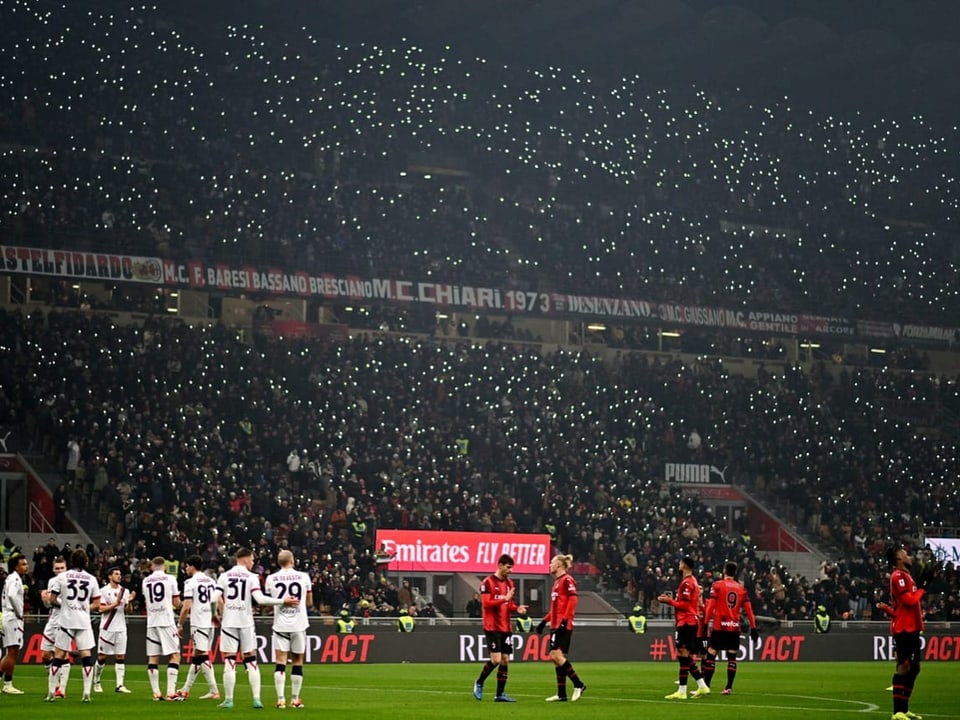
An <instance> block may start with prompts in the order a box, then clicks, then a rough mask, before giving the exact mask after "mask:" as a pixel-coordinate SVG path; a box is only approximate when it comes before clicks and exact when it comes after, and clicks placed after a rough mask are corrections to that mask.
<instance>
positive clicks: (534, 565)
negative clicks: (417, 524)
mask: <svg viewBox="0 0 960 720" xmlns="http://www.w3.org/2000/svg"><path fill="white" fill-rule="evenodd" d="M377 547H378V548H382V549H383V551H385V552H386V553H388V554H389V555H390V563H389V565H388V567H389V569H391V570H397V571H402V572H471V573H485V574H486V573H491V572H493V571H494V570H496V569H497V559H498V558H499V557H500V556H501V555H503V554H506V555H510V556H511V557H512V558H513V561H514V565H513V571H514V572H515V573H520V574H526V575H543V574H546V573H547V572H548V571H549V568H550V536H549V535H523V534H520V533H476V532H440V531H433V532H430V531H427V532H424V531H421V530H377ZM378 553H379V551H378ZM384 559H386V558H384Z"/></svg>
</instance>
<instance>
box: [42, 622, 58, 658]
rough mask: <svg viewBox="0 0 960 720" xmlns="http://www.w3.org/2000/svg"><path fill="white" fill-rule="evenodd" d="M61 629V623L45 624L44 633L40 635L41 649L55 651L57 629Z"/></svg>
mask: <svg viewBox="0 0 960 720" xmlns="http://www.w3.org/2000/svg"><path fill="white" fill-rule="evenodd" d="M59 629H60V623H58V622H55V623H52V622H48V623H47V624H46V625H44V626H43V635H41V636H40V651H41V652H53V648H54V647H56V643H57V631H58V630H59Z"/></svg>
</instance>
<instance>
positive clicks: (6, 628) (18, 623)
mask: <svg viewBox="0 0 960 720" xmlns="http://www.w3.org/2000/svg"><path fill="white" fill-rule="evenodd" d="M14 645H16V646H17V647H23V620H21V619H20V618H18V617H17V616H16V615H14V614H13V613H12V612H10V613H7V614H6V615H4V616H3V647H4V648H8V647H13V646H14Z"/></svg>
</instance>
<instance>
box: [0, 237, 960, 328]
mask: <svg viewBox="0 0 960 720" xmlns="http://www.w3.org/2000/svg"><path fill="white" fill-rule="evenodd" d="M0 257H2V263H3V266H2V270H3V271H5V272H9V273H19V274H27V275H34V276H46V277H58V278H63V279H71V280H84V279H86V280H106V281H123V282H136V283H150V284H164V285H170V286H177V287H189V288H193V289H196V290H217V291H220V292H226V293H229V292H244V293H246V292H254V293H264V294H270V295H278V296H280V295H284V296H296V297H303V298H324V299H327V300H331V301H343V302H385V303H400V304H403V303H423V304H428V305H436V306H438V308H445V309H457V308H461V309H464V310H469V311H476V312H499V313H507V314H510V315H529V316H536V315H541V316H556V315H575V316H582V317H585V318H593V319H596V320H604V321H616V320H633V321H640V322H659V323H664V324H667V325H672V326H679V327H700V328H716V329H724V328H727V329H733V330H743V331H750V332H763V333H774V334H778V335H789V336H795V337H796V336H807V335H818V336H833V337H851V336H858V337H861V338H892V337H903V338H911V339H916V340H922V341H924V342H929V343H938V344H946V343H950V342H953V341H954V340H955V339H956V338H957V337H960V331H958V329H957V328H953V327H939V326H928V325H911V324H904V325H899V324H895V323H892V322H879V321H871V320H858V321H856V323H853V322H851V321H848V320H845V319H843V318H838V317H827V316H821V315H812V314H797V313H793V312H787V311H784V310H781V309H776V308H774V309H770V308H759V307H751V306H749V305H748V306H746V307H742V308H736V309H734V308H725V307H718V306H711V305H692V304H687V303H675V302H666V301H663V300H661V299H656V298H628V297H607V296H603V295H589V294H575V293H554V292H541V291H537V290H527V289H523V288H500V287H487V286H481V285H467V284H455V283H444V282H436V281H433V280H431V281H418V280H398V279H392V278H366V277H361V276H357V275H349V274H346V275H338V274H334V273H319V274H315V273H310V272H306V271H304V270H301V269H293V270H291V269H288V268H287V269H284V268H278V267H271V266H251V265H232V264H230V263H209V262H201V261H182V260H173V259H161V258H157V257H146V256H139V255H121V254H110V253H90V252H83V251H75V250H50V249H44V248H30V247H23V246H13V245H0Z"/></svg>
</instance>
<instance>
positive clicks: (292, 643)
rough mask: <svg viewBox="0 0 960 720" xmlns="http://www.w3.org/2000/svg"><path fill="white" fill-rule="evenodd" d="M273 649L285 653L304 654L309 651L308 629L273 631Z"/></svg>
mask: <svg viewBox="0 0 960 720" xmlns="http://www.w3.org/2000/svg"><path fill="white" fill-rule="evenodd" d="M273 651H274V652H285V653H297V654H298V655H302V654H303V653H305V652H306V651H307V632H306V630H291V631H289V632H282V633H278V632H277V631H276V630H274V631H273Z"/></svg>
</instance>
